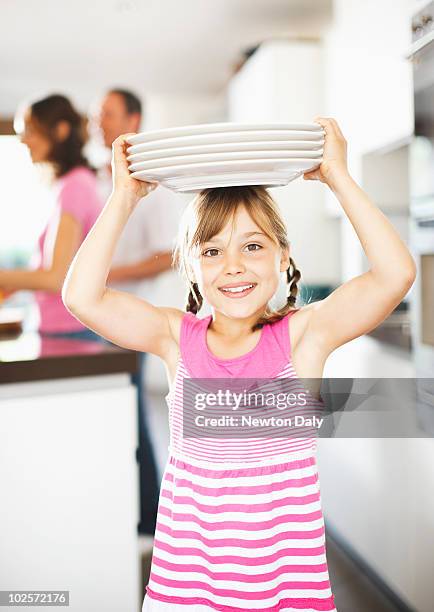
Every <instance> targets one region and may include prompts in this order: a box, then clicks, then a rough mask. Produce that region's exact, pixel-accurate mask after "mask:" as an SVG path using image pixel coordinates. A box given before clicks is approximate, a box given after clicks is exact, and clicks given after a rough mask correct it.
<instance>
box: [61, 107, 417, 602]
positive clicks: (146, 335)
mask: <svg viewBox="0 0 434 612" xmlns="http://www.w3.org/2000/svg"><path fill="white" fill-rule="evenodd" d="M316 121H317V122H318V123H319V124H320V125H322V126H323V128H324V130H325V138H326V141H325V146H324V156H323V161H322V163H321V166H320V167H319V168H318V169H317V170H315V171H312V172H309V173H306V174H305V175H304V178H305V179H306V180H320V181H321V182H323V183H325V184H326V185H328V187H329V188H330V189H332V190H333V192H334V194H335V195H336V197H337V198H338V200H339V202H340V203H341V205H342V207H343V209H344V211H345V213H346V214H347V216H348V218H349V219H350V221H351V223H352V224H353V227H354V229H355V231H356V232H357V235H358V237H359V239H360V241H361V244H362V246H363V248H364V250H365V253H366V255H367V257H368V259H369V261H370V264H371V267H370V269H369V271H368V272H366V273H364V274H361V275H360V276H358V277H356V278H354V279H352V280H350V281H349V282H346V283H344V284H343V285H342V286H341V287H339V288H338V289H337V290H336V291H334V292H333V293H332V294H331V295H330V296H329V297H327V298H326V299H324V300H321V301H318V302H315V303H311V304H308V305H306V306H303V307H301V308H298V309H296V308H294V304H295V300H296V296H297V281H298V280H299V278H300V273H299V271H298V270H297V269H296V267H295V264H294V261H293V260H292V258H291V257H290V254H289V243H288V238H287V234H286V228H285V224H284V222H283V221H282V218H281V216H280V214H279V210H278V208H277V206H276V205H275V203H274V202H273V200H272V199H271V197H270V195H269V194H268V193H267V191H266V190H265V189H263V188H261V187H235V188H220V189H215V190H206V191H204V192H202V193H201V194H200V195H199V196H198V197H197V198H196V199H195V200H193V202H192V203H191V204H190V206H189V207H187V209H186V211H185V216H184V219H183V221H184V225H183V227H181V230H180V234H179V241H178V245H177V248H176V259H177V261H178V264H179V266H180V268H182V270H183V271H184V273H185V275H186V277H187V279H188V282H189V284H190V293H189V295H188V304H187V307H186V310H187V312H182V311H180V310H177V309H174V308H156V307H155V306H153V305H152V304H150V303H148V302H145V301H143V300H140V299H138V298H136V297H133V296H131V295H126V294H124V293H122V292H118V291H114V290H111V289H108V288H107V287H106V278H107V274H108V272H109V267H110V261H111V257H112V254H113V251H114V248H115V246H116V242H117V240H118V238H119V236H120V234H121V231H122V228H123V227H124V225H125V223H126V221H127V219H128V217H129V215H130V214H131V212H132V211H133V209H134V207H135V206H136V203H137V201H138V200H139V199H140V198H141V197H143V196H145V195H146V194H147V193H148V192H149V191H150V190H151V189H153V188H155V184H150V183H148V184H146V183H143V182H138V181H135V180H133V179H131V177H130V175H129V172H128V169H127V162H126V153H125V148H126V146H127V145H126V140H125V136H121V137H119V138H118V139H117V140H116V141H115V143H114V145H113V162H112V163H113V174H114V188H113V192H112V194H111V196H110V198H109V200H108V202H107V204H106V206H105V208H104V210H103V212H102V213H101V215H100V217H99V219H98V221H97V223H96V224H95V226H94V227H93V229H92V230H91V232H90V234H89V235H88V237H87V238H86V240H85V241H84V243H83V245H82V246H81V247H80V250H79V251H78V253H77V256H76V257H75V259H74V261H73V264H72V266H71V268H70V270H69V273H68V276H67V280H66V282H65V285H64V290H63V298H64V301H65V304H66V305H67V307H68V308H69V309H70V310H71V312H72V313H74V314H75V316H77V317H78V318H79V319H80V320H81V321H82V322H83V323H84V324H85V325H87V326H89V327H91V328H92V329H94V330H95V331H96V332H98V333H99V334H102V335H103V336H105V337H106V338H108V339H110V340H111V341H112V342H115V343H116V344H119V345H121V346H123V347H127V348H130V349H135V350H139V351H146V352H151V353H153V354H155V355H158V356H159V357H161V359H162V360H163V361H164V364H165V366H166V369H167V376H168V380H169V385H170V392H169V394H168V395H167V396H166V399H167V402H168V405H169V420H170V426H171V439H170V446H169V451H170V453H169V458H168V461H167V464H166V469H165V472H164V476H163V481H162V486H161V492H160V500H159V507H158V520H157V528H156V532H155V539H154V551H153V559H152V569H151V575H150V581H149V584H148V586H147V594H146V596H145V600H144V603H143V611H146V612H154V611H155V612H158V611H160V610H161V611H162V610H165V611H169V610H170V611H176V610H178V611H182V612H186V611H187V610H188V611H190V610H193V611H197V612H205V611H212V610H220V611H224V612H229V611H234V612H235V611H245V610H258V611H259V610H260V611H278V610H279V611H283V610H285V611H295V610H297V611H299V610H304V611H305V612H307V611H318V610H322V611H324V610H326V611H333V610H335V603H334V599H333V594H332V592H331V589H330V582H329V575H328V568H327V559H326V549H325V534H324V521H323V516H322V511H321V500H320V489H319V483H318V472H317V464H316V454H315V451H316V446H315V441H314V438H313V437H305V438H296V439H294V438H292V439H291V438H288V439H283V440H282V439H281V438H273V437H268V438H260V439H248V440H244V441H240V440H237V439H231V440H228V441H225V443H224V445H223V444H221V443H219V442H218V440H217V439H213V438H201V437H195V438H194V437H183V429H182V424H183V422H182V420H181V419H182V418H183V416H184V417H185V414H183V411H184V412H188V410H189V409H190V410H191V406H189V405H187V404H188V402H186V403H185V404H184V407H183V402H182V400H183V395H182V391H183V379H184V378H193V379H195V378H218V377H221V378H225V377H226V378H238V377H255V378H258V377H260V378H270V379H275V380H277V379H279V378H284V379H285V378H286V379H291V378H294V379H296V378H297V376H298V377H300V378H320V377H321V374H322V371H323V367H324V363H325V361H326V359H327V357H328V355H330V353H331V352H332V351H333V350H334V349H335V348H337V347H338V346H340V345H342V344H344V343H345V342H348V341H349V340H351V339H353V338H356V337H357V336H360V335H362V334H364V333H366V332H367V331H369V330H370V329H372V328H374V327H375V326H377V325H378V324H379V323H380V322H381V321H382V320H383V319H384V318H385V317H386V316H387V315H388V313H390V312H391V311H392V310H393V308H394V307H395V306H396V305H397V304H398V303H399V302H400V301H401V299H402V297H403V296H404V295H405V294H406V293H407V291H408V289H409V287H410V286H411V284H412V283H413V280H414V278H415V264H414V262H413V259H412V257H411V255H410V253H409V252H408V250H407V248H406V246H405V245H404V244H403V242H402V241H401V240H400V238H399V236H398V235H397V233H396V232H395V230H394V229H393V227H392V225H391V224H390V223H389V221H388V220H387V219H386V218H385V216H384V215H383V214H382V213H381V212H380V211H379V210H378V209H377V208H376V207H375V205H374V204H373V203H372V202H371V201H370V200H369V199H368V197H367V196H366V194H365V193H364V192H363V191H362V190H361V189H360V187H358V185H357V184H356V183H355V182H354V181H353V179H352V178H351V176H350V175H349V173H348V170H347V165H346V141H345V139H344V137H343V136H342V133H341V131H340V129H339V127H338V125H337V123H336V121H335V120H333V119H326V118H317V119H316ZM291 269H292V271H290V270H291ZM282 272H286V276H287V281H288V297H287V303H286V304H285V306H284V307H283V308H281V309H280V310H277V311H273V310H272V309H271V308H270V307H269V304H268V303H269V301H270V299H271V298H272V297H273V295H274V293H275V292H276V289H277V287H278V283H279V275H280V273H282ZM236 287H238V290H237V289H236ZM240 287H245V288H244V289H240ZM235 291H238V292H235ZM204 298H206V300H207V301H208V302H209V304H210V305H211V308H212V315H209V316H208V317H205V318H198V317H197V316H196V315H197V312H198V311H199V309H200V306H201V304H202V301H203V299H204ZM314 402H315V398H313V397H309V404H308V407H307V410H312V407H314Z"/></svg>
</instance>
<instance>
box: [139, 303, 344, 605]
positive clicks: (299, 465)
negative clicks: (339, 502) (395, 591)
mask: <svg viewBox="0 0 434 612" xmlns="http://www.w3.org/2000/svg"><path fill="white" fill-rule="evenodd" d="M292 312H295V311H292ZM292 312H290V313H289V314H288V315H287V316H285V317H284V318H283V319H281V320H280V321H278V322H277V323H274V324H269V325H265V326H264V327H263V328H262V330H261V336H260V339H259V342H258V343H257V345H256V346H255V347H254V348H253V349H252V350H251V351H249V352H248V353H246V354H245V355H242V356H240V357H236V358H233V359H220V358H217V357H216V356H215V355H213V353H211V351H210V350H209V348H208V345H207V341H206V336H207V329H208V327H209V325H210V323H211V320H212V316H211V315H209V316H207V317H205V318H203V319H200V318H198V317H197V316H196V315H194V314H192V313H186V314H185V315H184V317H183V320H182V325H181V338H180V355H179V362H178V367H177V371H176V374H175V380H174V382H173V386H172V389H171V391H170V392H169V393H168V394H167V396H166V400H167V403H168V407H169V425H170V445H169V457H168V460H167V464H166V467H165V471H164V475H163V479H162V484H161V490H160V498H159V505H158V517H157V525H156V530H155V538H154V548H153V555H152V564H151V573H150V579H149V583H148V586H147V588H146V595H145V598H144V602H143V608H142V612H162V611H166V612H168V611H171V612H187V611H188V612H211V611H212V610H220V611H221V612H242V611H243V612H244V611H247V610H249V611H251V610H254V611H257V612H265V611H267V612H274V611H276V612H277V611H279V612H284V611H285V612H289V611H294V612H295V611H298V612H300V610H302V611H304V612H318V611H327V612H330V611H331V612H333V611H334V612H336V608H335V603H334V598H333V594H332V591H331V588H330V581H329V574H328V567H327V558H326V548H325V533H324V519H323V514H322V509H321V498H320V488H319V482H318V469H317V462H316V438H315V436H313V435H306V436H304V437H300V434H298V435H297V437H295V436H294V437H291V436H288V435H286V436H285V437H281V438H279V437H276V436H268V437H262V438H259V437H257V438H253V437H250V438H244V439H241V438H240V439H237V438H231V439H228V440H224V443H222V440H219V439H215V438H212V437H208V438H205V437H188V436H187V437H184V436H183V431H184V430H183V414H182V411H183V380H184V379H185V378H190V379H194V378H234V377H236V378H243V379H244V378H267V379H276V380H277V379H280V378H287V379H294V380H293V381H289V382H290V384H292V382H294V383H295V384H299V385H302V382H301V381H297V376H296V372H295V370H294V367H293V365H292V362H291V346H290V339H289V333H288V317H289V316H290V315H291V314H292ZM285 384H286V381H285ZM301 388H302V389H304V387H301ZM315 403H316V405H315ZM319 404H320V402H319V401H318V400H315V398H314V397H313V396H312V395H310V394H309V401H308V403H307V405H306V412H309V410H310V413H311V414H313V412H314V411H315V410H317V409H318V405H319Z"/></svg>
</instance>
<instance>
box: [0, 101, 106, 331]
mask: <svg viewBox="0 0 434 612" xmlns="http://www.w3.org/2000/svg"><path fill="white" fill-rule="evenodd" d="M22 113H23V116H22V120H23V130H22V132H20V136H21V141H22V142H23V143H24V144H25V145H27V147H28V148H29V151H30V156H31V158H32V162H33V163H41V162H43V163H46V164H49V165H50V166H51V169H52V171H53V175H54V181H53V189H54V190H55V198H56V206H55V210H54V212H53V213H52V215H51V217H50V219H49V220H48V223H47V225H46V227H45V229H44V231H43V232H42V235H41V236H40V238H39V241H38V259H39V262H38V264H37V268H36V269H28V270H27V269H16V270H0V290H3V292H4V293H6V295H7V293H8V292H14V291H19V290H30V291H34V295H35V299H36V303H37V305H38V307H39V313H40V323H39V332H40V333H42V334H49V335H53V334H54V335H62V336H71V337H77V338H84V339H86V338H88V339H99V336H97V334H94V333H93V332H92V331H91V330H88V329H86V328H85V327H84V326H83V325H82V324H81V323H80V322H79V321H78V320H77V319H76V318H74V317H73V316H72V315H71V314H70V313H69V312H68V311H67V310H66V308H65V306H64V305H63V302H62V299H61V295H60V293H61V289H62V284H63V281H64V278H65V276H66V272H67V270H68V268H69V265H70V263H71V261H72V259H73V257H74V255H75V253H76V251H77V249H78V247H79V246H80V244H81V243H82V242H83V240H84V238H85V237H86V235H87V233H88V232H89V230H90V229H91V227H92V225H93V224H94V222H95V221H96V218H97V217H98V215H99V213H100V211H101V209H102V202H101V201H100V199H99V196H98V191H97V179H96V176H95V174H94V172H93V171H92V169H91V168H90V167H89V163H88V162H87V160H86V159H85V157H84V156H83V153H82V149H83V146H84V144H85V140H86V137H85V130H84V126H83V121H82V118H81V116H80V115H79V113H78V112H77V111H76V110H75V109H74V107H73V106H72V104H71V102H70V101H69V100H68V99H67V98H66V97H64V96H61V95H51V96H48V97H46V98H43V99H41V100H38V101H36V102H33V103H32V104H30V105H29V106H28V107H26V108H25V109H24V110H23V111H22ZM23 221H24V223H25V219H24V220H23Z"/></svg>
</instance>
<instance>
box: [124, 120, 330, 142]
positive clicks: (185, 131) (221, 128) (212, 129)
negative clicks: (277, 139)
mask: <svg viewBox="0 0 434 612" xmlns="http://www.w3.org/2000/svg"><path fill="white" fill-rule="evenodd" d="M322 129H323V128H322V126H321V125H320V124H319V123H201V124H199V125H184V126H181V127H176V128H165V129H163V130H152V131H151V132H140V133H139V134H134V136H130V137H129V138H127V142H128V143H129V144H132V145H135V144H139V143H141V142H149V141H150V140H161V139H162V138H175V137H177V136H192V135H194V134H211V133H213V134H215V133H217V132H239V131H241V130H242V131H247V130H298V131H312V132H318V131H321V130H322Z"/></svg>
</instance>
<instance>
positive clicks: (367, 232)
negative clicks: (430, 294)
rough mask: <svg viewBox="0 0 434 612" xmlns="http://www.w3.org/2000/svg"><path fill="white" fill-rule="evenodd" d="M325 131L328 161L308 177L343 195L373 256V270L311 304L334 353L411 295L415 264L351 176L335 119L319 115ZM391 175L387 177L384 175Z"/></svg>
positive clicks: (319, 333)
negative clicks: (409, 292)
mask: <svg viewBox="0 0 434 612" xmlns="http://www.w3.org/2000/svg"><path fill="white" fill-rule="evenodd" d="M316 121H317V122H318V123H320V124H321V125H322V126H323V127H324V129H325V131H326V143H325V147H324V156H323V162H322V164H321V166H320V168H318V169H317V170H315V171H312V172H309V173H306V174H305V175H304V178H305V179H306V180H320V181H321V182H324V183H326V184H327V185H328V186H329V187H330V189H331V190H332V191H333V193H334V194H335V196H336V198H337V199H338V200H339V202H340V204H341V206H342V208H343V209H344V211H345V213H346V215H347V217H348V219H349V220H350V222H351V224H352V226H353V227H354V230H355V232H356V234H357V236H358V238H359V240H360V243H361V245H362V247H363V250H364V252H365V254H366V257H367V258H368V261H369V264H370V269H369V270H368V272H365V273H364V274H361V275H359V276H356V277H355V278H353V279H351V280H350V281H348V282H346V283H344V284H343V285H341V286H340V287H338V288H337V289H336V290H335V291H333V293H331V294H330V295H329V296H328V297H327V298H325V299H323V300H321V301H319V302H316V303H314V304H312V308H311V314H310V319H309V325H308V327H309V330H310V331H312V332H313V333H314V334H315V337H317V338H320V339H321V340H322V341H323V343H324V346H326V347H327V348H328V349H329V350H330V352H331V351H332V350H334V349H335V348H337V347H338V346H341V345H342V344H345V343H346V342H348V341H349V340H352V339H353V338H357V337H358V336H361V335H362V334H364V333H366V332H368V331H370V330H371V329H373V328H375V327H376V326H377V325H379V324H380V323H381V322H382V321H383V320H384V319H385V318H386V317H387V315H388V314H390V312H391V311H392V310H393V309H394V308H395V307H396V306H397V305H398V304H399V303H400V301H401V300H402V298H403V297H404V296H405V295H406V293H407V292H408V290H409V289H410V287H411V285H412V284H413V282H414V279H415V276H416V265H415V262H414V260H413V257H412V256H411V254H410V252H409V250H408V248H407V247H406V245H405V243H404V242H403V241H402V240H401V238H400V236H399V234H398V233H397V232H396V230H395V228H394V227H393V225H392V224H391V223H390V221H389V220H388V219H387V217H386V216H385V215H384V214H383V213H382V212H381V211H380V210H379V209H378V208H377V206H375V204H374V203H373V202H372V201H371V200H370V199H369V197H368V196H367V195H366V193H365V192H364V191H363V190H362V189H361V188H360V187H359V186H358V185H357V183H356V182H355V181H354V180H353V179H352V178H351V176H350V175H349V173H348V170H347V162H346V144H347V143H346V140H345V138H344V137H343V135H342V132H341V130H340V129H339V126H338V124H337V123H336V121H335V120H334V119H324V118H316ZM385 180H387V177H385Z"/></svg>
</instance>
